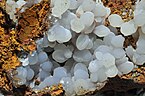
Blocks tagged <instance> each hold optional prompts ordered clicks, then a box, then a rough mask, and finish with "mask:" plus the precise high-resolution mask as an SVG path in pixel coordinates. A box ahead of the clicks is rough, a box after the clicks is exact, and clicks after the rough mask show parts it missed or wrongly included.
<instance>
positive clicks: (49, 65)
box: [40, 61, 53, 72]
mask: <svg viewBox="0 0 145 96" xmlns="http://www.w3.org/2000/svg"><path fill="white" fill-rule="evenodd" d="M40 66H41V68H42V69H43V70H44V71H47V72H50V71H51V69H52V66H53V65H52V63H51V62H50V61H46V62H44V63H42V64H41V65H40Z"/></svg>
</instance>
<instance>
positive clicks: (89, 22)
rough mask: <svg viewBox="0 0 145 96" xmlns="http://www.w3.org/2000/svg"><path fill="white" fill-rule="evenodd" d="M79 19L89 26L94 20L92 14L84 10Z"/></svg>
mask: <svg viewBox="0 0 145 96" xmlns="http://www.w3.org/2000/svg"><path fill="white" fill-rule="evenodd" d="M89 1H90V0H89ZM88 18H89V19H88ZM80 20H81V22H82V23H83V24H84V25H85V26H91V25H92V24H93V22H94V14H93V13H92V12H85V13H83V14H82V15H81V17H80Z"/></svg>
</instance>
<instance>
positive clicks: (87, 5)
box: [81, 0, 95, 11]
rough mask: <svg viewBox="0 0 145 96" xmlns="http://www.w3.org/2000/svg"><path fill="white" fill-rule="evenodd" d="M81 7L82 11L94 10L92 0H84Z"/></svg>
mask: <svg viewBox="0 0 145 96" xmlns="http://www.w3.org/2000/svg"><path fill="white" fill-rule="evenodd" d="M81 6H82V9H83V10H84V11H92V10H93V9H94V8H95V2H94V1H93V0H84V1H83V3H82V4H81Z"/></svg>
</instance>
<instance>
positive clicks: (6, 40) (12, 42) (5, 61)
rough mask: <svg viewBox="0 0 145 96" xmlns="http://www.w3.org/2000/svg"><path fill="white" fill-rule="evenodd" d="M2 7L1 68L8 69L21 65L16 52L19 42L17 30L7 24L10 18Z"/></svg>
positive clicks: (0, 19) (0, 23) (0, 25)
mask: <svg viewBox="0 0 145 96" xmlns="http://www.w3.org/2000/svg"><path fill="white" fill-rule="evenodd" d="M0 9H1V10H0V68H2V69H3V70H6V71H7V70H10V69H13V68H16V66H19V65H20V62H19V61H18V59H17V56H16V53H15V51H16V50H17V48H19V43H18V42H17V41H16V32H15V30H12V29H11V28H9V26H5V25H8V24H7V20H6V19H8V18H6V17H7V15H6V14H5V13H4V10H3V9H2V8H0Z"/></svg>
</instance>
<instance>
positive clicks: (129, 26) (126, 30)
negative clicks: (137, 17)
mask: <svg viewBox="0 0 145 96" xmlns="http://www.w3.org/2000/svg"><path fill="white" fill-rule="evenodd" d="M136 30H137V26H136V25H135V24H134V21H129V22H125V23H123V24H122V25H121V33H122V34H123V35H124V36H128V35H132V34H133V33H135V32H136Z"/></svg>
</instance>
